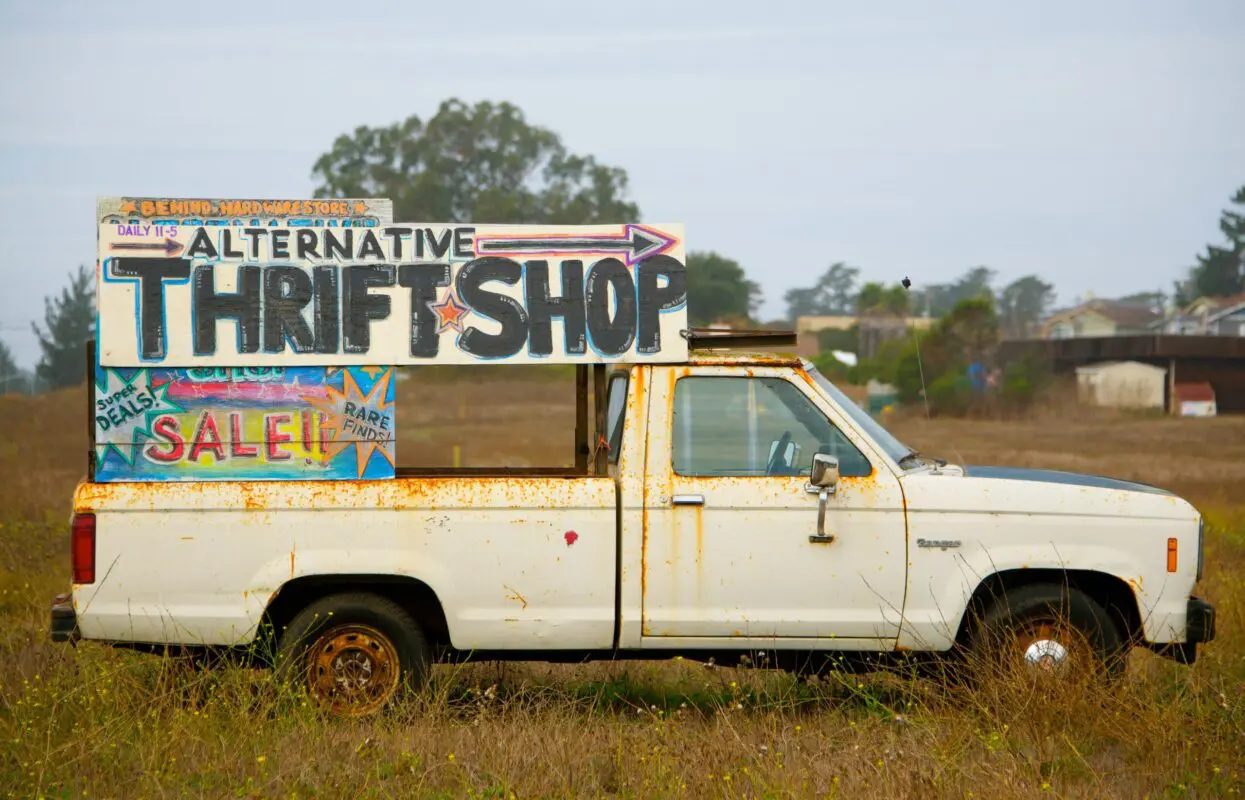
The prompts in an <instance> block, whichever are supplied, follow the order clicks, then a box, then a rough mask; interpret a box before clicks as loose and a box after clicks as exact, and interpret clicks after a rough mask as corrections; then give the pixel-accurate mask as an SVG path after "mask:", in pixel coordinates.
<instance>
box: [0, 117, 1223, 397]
mask: <svg viewBox="0 0 1245 800" xmlns="http://www.w3.org/2000/svg"><path fill="white" fill-rule="evenodd" d="M311 175H312V178H313V180H314V181H315V190H314V196H315V197H317V198H340V197H388V198H390V199H391V200H392V201H393V204H394V212H395V214H396V215H397V216H398V218H399V219H421V220H448V221H454V220H462V221H468V220H469V221H477V220H483V221H487V222H491V223H546V224H568V225H573V224H594V223H618V222H623V221H638V220H641V219H642V215H641V211H640V207H639V205H638V204H637V203H636V202H635V201H634V200H631V199H629V198H628V176H627V172H626V170H624V169H622V168H621V167H616V166H611V165H607V164H602V163H600V162H599V161H598V160H597V159H596V158H595V157H594V156H592V155H584V154H577V153H573V152H571V151H569V150H568V149H567V147H566V145H565V144H564V143H563V142H562V139H561V137H559V136H558V135H557V134H556V133H555V132H553V131H551V130H549V129H547V128H544V127H541V126H539V125H534V124H531V123H529V122H528V121H527V120H526V118H525V117H524V115H523V112H522V111H521V110H520V109H519V108H518V107H516V106H515V105H513V104H511V103H507V102H501V103H493V102H489V101H481V102H478V103H476V104H474V105H468V104H466V103H464V102H462V101H461V100H458V99H455V98H451V99H448V100H445V101H443V102H442V103H441V104H440V106H439V107H438V109H437V111H436V113H435V114H434V115H433V116H432V117H431V118H429V119H428V120H427V121H424V120H422V119H420V117H419V116H417V115H411V116H410V117H408V118H406V119H405V120H402V121H399V122H395V123H393V124H392V125H389V126H385V127H370V126H366V125H364V126H359V127H356V128H355V129H354V130H353V131H350V132H347V133H343V134H341V135H340V136H338V137H337V139H336V140H335V141H333V143H332V145H331V147H330V148H329V149H328V151H327V152H325V153H324V154H323V155H321V156H320V157H319V158H318V159H317V160H316V161H315V162H314V164H313V165H312V170H311ZM1231 202H1232V204H1233V205H1234V206H1238V207H1242V209H1243V210H1245V186H1242V187H1241V189H1240V190H1239V191H1237V192H1236V193H1235V194H1234V195H1233V196H1232V198H1231ZM1219 227H1220V230H1221V232H1222V234H1223V235H1224V237H1225V238H1226V240H1227V241H1226V243H1221V244H1208V245H1207V246H1206V250H1205V252H1204V253H1202V254H1199V255H1198V256H1197V259H1196V263H1195V264H1194V265H1193V266H1191V267H1190V268H1188V270H1187V274H1186V275H1185V277H1184V278H1183V279H1181V280H1178V281H1176V282H1175V285H1174V291H1173V294H1172V298H1173V299H1175V300H1176V302H1177V303H1179V304H1184V303H1187V302H1189V301H1191V300H1192V299H1195V298H1197V297H1199V296H1203V295H1214V296H1228V295H1233V294H1237V293H1240V292H1242V291H1245V215H1243V214H1241V213H1239V212H1237V211H1234V210H1232V209H1228V210H1225V211H1224V212H1223V214H1222V216H1221V219H1220V223H1219ZM687 267H688V270H687V276H688V316H689V318H690V321H691V323H692V324H693V325H698V326H699V325H708V324H713V323H725V324H732V325H739V326H762V325H765V326H768V327H778V326H785V327H789V326H792V325H793V324H794V321H795V319H796V318H797V317H800V316H807V315H860V314H868V313H879V312H880V313H888V314H897V315H912V314H914V315H921V316H929V317H935V318H940V319H941V318H945V317H947V316H948V315H949V314H951V313H952V312H953V310H954V309H956V308H957V307H959V306H961V305H962V304H964V303H966V302H976V301H980V300H982V299H986V300H988V301H989V304H990V306H991V307H992V308H993V309H994V311H995V314H996V315H997V320H998V327H999V330H1000V331H1001V332H1002V333H1003V334H1004V335H1010V336H1019V337H1024V336H1031V335H1033V334H1034V333H1035V332H1036V328H1037V325H1038V323H1039V321H1040V320H1041V319H1042V318H1043V317H1044V316H1045V315H1046V314H1047V313H1048V312H1049V311H1050V309H1051V305H1052V304H1053V302H1054V297H1055V294H1054V287H1053V286H1051V285H1050V284H1049V283H1046V282H1045V281H1043V280H1042V279H1041V278H1040V277H1038V276H1036V275H1026V276H1024V277H1021V278H1019V279H1017V280H1014V281H1012V282H1011V283H1009V284H1007V285H1006V286H1003V287H1001V288H999V289H997V290H996V289H995V288H994V287H993V281H994V278H995V276H996V274H997V273H996V271H995V270H993V269H991V268H990V267H987V266H975V267H972V268H970V269H968V270H967V271H966V272H965V273H964V274H963V275H961V276H960V277H959V278H957V279H956V280H954V281H952V282H950V283H945V284H935V285H929V286H923V287H917V288H912V289H909V288H907V287H904V286H900V285H899V284H892V285H883V284H881V283H877V282H865V283H860V276H861V269H860V268H859V267H856V266H849V265H847V264H845V263H843V262H835V263H832V264H830V265H829V266H827V267H826V268H825V270H824V271H823V272H822V273H821V275H820V276H819V277H818V278H817V279H816V280H815V281H814V282H813V283H812V284H811V285H809V286H804V287H798V288H793V289H789V290H788V291H787V292H786V293H785V294H784V296H783V300H784V302H785V306H786V308H785V312H786V313H785V318H784V319H780V320H769V321H768V322H765V323H762V322H761V321H759V320H758V319H757V316H758V309H759V308H760V306H761V303H762V300H763V291H762V288H761V286H760V285H759V284H758V283H757V282H756V281H755V280H753V279H751V278H749V276H748V274H747V271H746V270H745V269H744V267H743V266H742V265H741V264H740V263H739V262H738V261H736V260H734V259H732V258H730V257H729V255H726V254H722V253H718V252H715V251H697V250H692V251H689V252H688V255H687ZM1121 299H1122V300H1124V301H1129V302H1137V303H1145V304H1151V303H1155V302H1159V303H1162V302H1165V301H1166V299H1167V297H1166V295H1165V294H1164V293H1162V292H1142V293H1138V294H1134V295H1130V296H1128V297H1125V298H1121ZM94 301H95V298H94V281H93V277H92V274H91V273H90V272H89V271H87V269H86V268H85V267H79V268H78V271H77V272H76V273H74V274H72V275H71V276H70V280H69V283H68V285H67V286H66V287H65V288H64V289H63V290H62V292H61V294H60V295H59V296H57V297H49V298H47V299H46V300H45V306H46V307H45V314H44V325H43V326H42V327H40V326H39V325H37V324H35V323H31V327H32V328H33V330H34V332H35V334H36V336H37V337H38V340H39V347H40V351H41V356H40V359H39V361H38V364H37V365H36V367H35V370H34V373H33V374H27V373H25V372H23V371H22V370H20V369H18V367H17V364H16V362H15V360H14V358H13V355H12V352H11V351H10V350H9V348H8V347H7V346H6V345H5V344H4V342H3V341H0V394H3V393H4V392H5V391H22V390H27V389H28V387H45V388H59V387H63V386H70V385H76V384H79V383H81V382H82V380H83V376H84V372H83V366H82V357H83V352H84V351H83V347H84V345H85V342H86V341H87V339H88V338H90V336H91V334H92V331H93V326H94V321H95V309H94Z"/></svg>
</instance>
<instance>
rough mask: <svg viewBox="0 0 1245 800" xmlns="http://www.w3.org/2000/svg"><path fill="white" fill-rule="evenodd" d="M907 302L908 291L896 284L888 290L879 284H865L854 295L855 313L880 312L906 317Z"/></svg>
mask: <svg viewBox="0 0 1245 800" xmlns="http://www.w3.org/2000/svg"><path fill="white" fill-rule="evenodd" d="M908 302H909V297H908V291H907V290H906V289H904V288H903V287H902V286H900V285H898V284H896V285H895V286H892V287H890V288H889V289H888V288H887V287H885V286H883V285H882V284H880V283H866V284H865V285H864V286H862V287H860V293H859V294H858V295H856V313H857V314H868V313H870V312H874V313H877V312H882V313H886V314H897V315H900V316H906V315H907V313H908Z"/></svg>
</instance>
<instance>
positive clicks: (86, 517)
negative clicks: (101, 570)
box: [71, 514, 95, 583]
mask: <svg viewBox="0 0 1245 800" xmlns="http://www.w3.org/2000/svg"><path fill="white" fill-rule="evenodd" d="M71 530H72V545H71V547H72V552H73V582H74V583H95V515H94V514H74V515H73V523H72V525H71Z"/></svg>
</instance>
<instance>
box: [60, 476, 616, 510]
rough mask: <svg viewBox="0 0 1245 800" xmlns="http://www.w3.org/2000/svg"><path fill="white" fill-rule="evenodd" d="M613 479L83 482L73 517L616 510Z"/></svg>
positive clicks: (460, 478) (569, 477)
mask: <svg viewBox="0 0 1245 800" xmlns="http://www.w3.org/2000/svg"><path fill="white" fill-rule="evenodd" d="M613 490H614V482H613V479H611V478H609V477H595V478H593V477H583V476H537V477H524V476H521V475H505V474H498V475H487V476H478V475H470V476H456V475H449V476H447V475H420V476H412V477H402V478H394V479H388V480H324V481H319V480H292V481H219V482H189V483H176V484H170V483H161V484H147V483H86V482H84V483H80V484H79V485H78V488H77V490H76V491H75V493H74V510H75V511H78V512H82V511H98V510H100V509H113V508H124V509H127V510H135V511H157V510H160V511H163V510H169V509H187V510H193V509H199V508H212V509H222V508H223V509H235V510H252V511H255V510H281V509H299V510H320V509H345V508H386V509H395V510H405V509H412V508H418V509H437V508H465V507H476V508H479V507H485V508H506V509H513V510H518V509H542V510H543V509H546V508H549V507H550V506H555V507H556V506H572V505H582V504H583V502H584V500H585V494H587V495H588V496H589V497H593V496H596V497H598V498H599V501H600V504H601V506H602V507H608V506H612V505H613V503H612V500H611V498H612V496H613Z"/></svg>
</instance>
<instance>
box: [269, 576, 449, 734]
mask: <svg viewBox="0 0 1245 800" xmlns="http://www.w3.org/2000/svg"><path fill="white" fill-rule="evenodd" d="M429 661H430V657H429V650H428V645H427V642H426V640H425V639H424V635H423V632H422V631H421V630H420V628H419V625H418V623H416V621H415V620H414V619H413V618H412V617H411V615H410V614H409V613H408V612H407V611H406V609H404V608H402V607H401V606H400V605H398V604H397V603H395V602H393V601H392V600H388V599H386V598H384V597H380V596H377V595H374V594H368V593H362V592H358V593H349V594H336V595H331V596H329V597H324V598H321V599H320V600H317V601H315V602H314V603H311V604H310V605H308V606H307V607H306V608H304V609H303V610H302V611H301V612H299V614H298V615H297V616H295V617H294V619H293V620H292V621H291V622H290V625H289V627H288V628H287V629H286V630H285V632H284V633H283V634H282V635H281V639H280V644H279V646H278V650H277V668H276V671H277V677H278V680H280V681H281V682H282V683H284V684H285V685H287V686H291V687H295V688H298V689H301V690H303V691H305V692H306V693H307V694H308V696H310V697H311V698H312V700H313V701H314V702H315V703H316V704H317V705H319V706H320V707H321V708H323V709H324V710H326V711H329V712H330V713H333V714H336V715H340V716H347V717H362V716H367V715H370V714H375V713H377V712H379V711H382V710H384V709H386V708H389V707H391V706H392V705H393V704H395V703H396V702H397V701H398V700H400V699H401V698H402V696H403V695H404V694H405V693H406V692H407V691H408V690H410V689H418V688H421V687H422V686H423V685H424V683H425V682H426V680H427V677H428V670H429Z"/></svg>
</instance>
